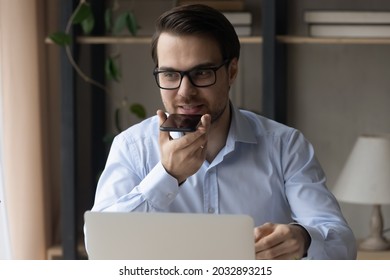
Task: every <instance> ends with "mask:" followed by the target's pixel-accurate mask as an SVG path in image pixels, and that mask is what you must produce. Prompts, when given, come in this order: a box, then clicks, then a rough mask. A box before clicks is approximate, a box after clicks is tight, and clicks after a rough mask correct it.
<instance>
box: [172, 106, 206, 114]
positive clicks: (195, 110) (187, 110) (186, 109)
mask: <svg viewBox="0 0 390 280" xmlns="http://www.w3.org/2000/svg"><path fill="white" fill-rule="evenodd" d="M202 108H203V106H202V105H179V106H178V113H179V114H201V113H202Z"/></svg>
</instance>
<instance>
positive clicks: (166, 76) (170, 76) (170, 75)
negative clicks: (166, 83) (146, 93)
mask: <svg viewBox="0 0 390 280" xmlns="http://www.w3.org/2000/svg"><path fill="white" fill-rule="evenodd" d="M162 75H163V77H164V79H177V77H179V76H180V75H179V74H178V73H177V72H163V73H162Z"/></svg>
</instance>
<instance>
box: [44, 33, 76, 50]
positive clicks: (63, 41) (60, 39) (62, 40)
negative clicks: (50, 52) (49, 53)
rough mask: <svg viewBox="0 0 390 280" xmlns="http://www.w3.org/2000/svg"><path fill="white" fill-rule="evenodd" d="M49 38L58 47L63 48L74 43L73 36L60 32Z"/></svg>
mask: <svg viewBox="0 0 390 280" xmlns="http://www.w3.org/2000/svg"><path fill="white" fill-rule="evenodd" d="M49 38H50V39H51V40H52V41H53V42H54V43H55V44H57V45H59V46H61V47H63V46H67V45H70V44H71V43H72V36H70V35H69V34H67V33H65V32H62V31H59V32H55V33H52V34H50V35H49Z"/></svg>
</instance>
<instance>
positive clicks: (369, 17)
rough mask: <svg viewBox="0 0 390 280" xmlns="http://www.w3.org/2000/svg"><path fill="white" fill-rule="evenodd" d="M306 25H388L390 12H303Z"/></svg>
mask: <svg viewBox="0 0 390 280" xmlns="http://www.w3.org/2000/svg"><path fill="white" fill-rule="evenodd" d="M303 19H304V21H305V22H306V23H345V24H347V23H348V24H349V23H351V24H352V23H357V24H359V23H360V24H363V23H365V24H386V23H389V24H390V11H387V12H386V11H317V10H311V11H305V12H304V15H303Z"/></svg>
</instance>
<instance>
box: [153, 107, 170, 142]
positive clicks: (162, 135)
mask: <svg viewBox="0 0 390 280" xmlns="http://www.w3.org/2000/svg"><path fill="white" fill-rule="evenodd" d="M156 114H157V116H158V118H159V126H160V125H162V124H163V122H165V121H166V119H167V115H166V114H165V113H164V111H163V110H157V113H156ZM169 140H170V135H169V132H166V131H161V130H160V141H163V142H165V141H169Z"/></svg>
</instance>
